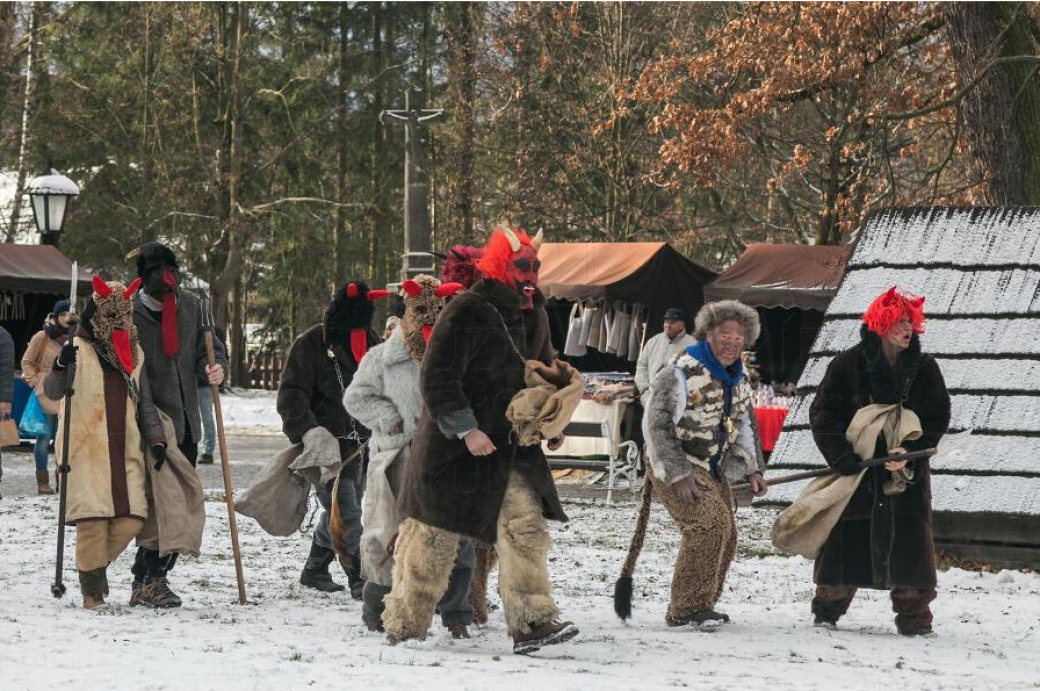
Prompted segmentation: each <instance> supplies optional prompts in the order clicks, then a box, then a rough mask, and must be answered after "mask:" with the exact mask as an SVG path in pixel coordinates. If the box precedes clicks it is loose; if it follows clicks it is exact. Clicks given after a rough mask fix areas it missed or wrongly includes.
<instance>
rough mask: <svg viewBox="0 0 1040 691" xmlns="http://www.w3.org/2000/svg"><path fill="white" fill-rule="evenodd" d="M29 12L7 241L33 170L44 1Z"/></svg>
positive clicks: (18, 218)
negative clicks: (33, 139) (32, 146)
mask: <svg viewBox="0 0 1040 691" xmlns="http://www.w3.org/2000/svg"><path fill="white" fill-rule="evenodd" d="M30 4H31V5H32V9H31V10H30V12H29V50H28V51H26V57H25V97H24V98H23V99H22V129H21V133H20V134H19V142H18V168H17V170H18V177H17V181H16V182H15V188H14V189H15V194H14V202H13V205H12V207H11V225H10V226H9V227H8V229H7V237H6V238H5V239H4V242H12V241H13V240H14V237H15V233H17V232H18V225H19V224H20V223H21V215H22V196H23V195H22V190H24V189H25V179H26V177H28V172H29V145H30V144H31V142H32V122H33V119H34V116H35V113H36V70H37V62H38V57H37V53H38V52H39V42H40V41H39V33H40V20H41V15H42V8H41V5H40V3H38V2H33V3H30Z"/></svg>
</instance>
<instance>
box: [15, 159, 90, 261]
mask: <svg viewBox="0 0 1040 691" xmlns="http://www.w3.org/2000/svg"><path fill="white" fill-rule="evenodd" d="M25 193H26V194H28V195H29V198H30V199H32V209H33V219H34V220H35V221H36V230H37V231H38V232H39V233H40V244H41V245H57V244H58V234H59V233H60V232H61V230H62V228H63V227H64V225H65V210H66V208H67V207H68V202H69V197H75V196H76V195H78V194H79V187H77V186H76V183H74V182H73V181H72V180H69V179H68V178H67V177H65V176H64V175H62V174H60V173H59V172H58V171H56V170H54V169H53V168H52V169H51V172H50V175H41V176H39V177H37V178H33V179H32V180H30V181H29V184H28V185H27V186H26V188H25Z"/></svg>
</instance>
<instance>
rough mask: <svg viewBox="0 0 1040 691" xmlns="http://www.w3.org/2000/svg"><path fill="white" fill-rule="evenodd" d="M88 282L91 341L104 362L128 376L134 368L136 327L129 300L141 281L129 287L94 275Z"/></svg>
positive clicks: (135, 363)
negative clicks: (91, 301)
mask: <svg viewBox="0 0 1040 691" xmlns="http://www.w3.org/2000/svg"><path fill="white" fill-rule="evenodd" d="M91 282H92V283H93V286H94V305H93V308H94V309H93V310H92V311H93V314H91V315H90V330H91V332H92V333H93V335H94V339H95V342H96V343H97V345H98V348H99V350H100V351H101V353H102V355H104V356H105V358H106V359H108V360H109V361H110V362H112V364H118V365H119V366H120V367H121V368H122V369H123V371H124V372H126V373H127V374H130V373H131V372H133V370H134V367H135V366H136V365H137V362H136V360H137V327H136V326H134V316H133V315H134V306H133V303H132V302H131V298H132V297H133V295H134V293H135V292H137V288H138V287H139V286H140V285H141V279H140V278H138V279H136V280H135V281H134V282H133V283H131V284H130V285H129V287H127V286H124V285H123V284H122V283H119V282H118V281H112V282H110V283H106V282H105V281H103V280H101V277H100V276H94V278H93V279H92V281H91Z"/></svg>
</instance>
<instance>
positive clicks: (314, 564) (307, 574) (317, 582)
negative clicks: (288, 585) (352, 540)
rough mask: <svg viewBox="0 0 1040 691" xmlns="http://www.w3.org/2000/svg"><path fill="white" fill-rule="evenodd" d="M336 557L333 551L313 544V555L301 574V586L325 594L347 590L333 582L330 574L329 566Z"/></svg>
mask: <svg viewBox="0 0 1040 691" xmlns="http://www.w3.org/2000/svg"><path fill="white" fill-rule="evenodd" d="M335 557H336V553H335V552H333V551H332V550H331V549H327V548H325V547H320V546H318V545H317V544H315V543H313V542H312V543H311V553H310V555H308V557H307V562H306V563H305V564H304V565H303V572H302V573H301V574H300V585H305V586H307V587H308V588H314V589H315V590H320V591H322V592H323V593H338V592H339V591H341V590H345V588H344V587H343V586H341V585H340V584H339V583H336V582H335V581H334V580H332V574H330V573H329V564H331V563H332V560H333V559H334V558H335Z"/></svg>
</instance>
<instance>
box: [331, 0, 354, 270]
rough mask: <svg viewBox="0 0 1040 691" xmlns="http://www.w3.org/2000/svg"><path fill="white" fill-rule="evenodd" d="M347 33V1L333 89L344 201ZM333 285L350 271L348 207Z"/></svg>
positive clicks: (339, 225) (342, 213)
mask: <svg viewBox="0 0 1040 691" xmlns="http://www.w3.org/2000/svg"><path fill="white" fill-rule="evenodd" d="M348 33H349V8H348V4H347V3H345V2H341V3H340V4H339V56H338V58H339V64H338V68H337V86H338V90H337V92H336V116H337V122H336V130H337V134H338V136H337V139H338V142H337V143H338V146H337V147H336V201H338V202H339V203H340V204H346V203H347V201H348V198H347V194H348V193H347V157H348V155H349V150H348V145H349V142H348V141H347V115H348V114H347V84H348V83H349V81H350V75H349V74H348V72H347V48H348V45H349V43H348V41H347V36H348ZM332 242H333V256H334V260H333V264H332V266H333V276H332V283H333V286H335V285H337V284H338V283H339V282H340V281H343V280H345V278H346V277H347V276H348V275H351V274H352V273H353V272H352V271H350V270H349V269H350V266H349V262H348V256H349V252H350V250H349V243H348V238H347V210H346V207H343V206H340V207H337V208H336V228H335V235H334V237H333V241H332Z"/></svg>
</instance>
